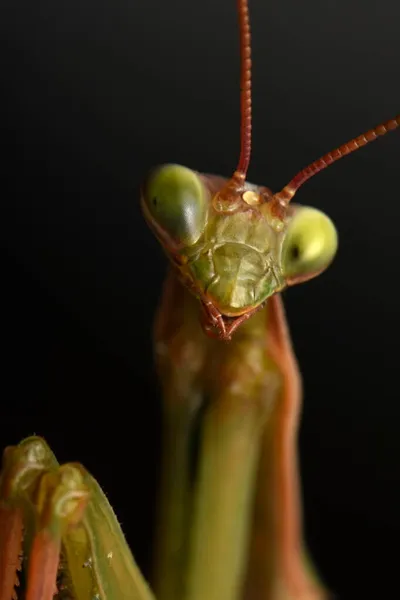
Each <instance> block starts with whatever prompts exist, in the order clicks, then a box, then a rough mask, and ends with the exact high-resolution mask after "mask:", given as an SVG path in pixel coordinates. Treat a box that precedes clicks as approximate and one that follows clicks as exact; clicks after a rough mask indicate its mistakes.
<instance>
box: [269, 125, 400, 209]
mask: <svg viewBox="0 0 400 600" xmlns="http://www.w3.org/2000/svg"><path fill="white" fill-rule="evenodd" d="M397 127H400V115H397V117H395V118H394V119H391V120H390V121H386V123H382V124H381V125H378V126H377V127H374V128H373V129H370V130H369V131H367V132H366V133H363V134H362V135H359V136H358V137H356V138H354V139H352V140H350V141H349V142H347V143H346V144H343V145H342V146H339V148H336V150H332V151H331V152H328V154H325V155H324V156H322V157H321V158H319V159H318V160H315V161H314V162H312V163H311V164H310V165H308V167H306V168H305V169H302V170H301V171H300V172H299V173H297V175H295V177H293V179H292V180H291V181H290V182H289V183H288V184H287V185H285V187H284V188H283V190H282V191H281V192H278V193H277V194H275V196H274V200H276V201H277V202H278V203H280V204H283V205H286V204H288V203H289V202H290V200H291V199H292V198H293V196H294V195H295V193H296V192H297V190H298V189H299V187H300V186H302V185H303V183H305V182H306V181H307V180H308V179H310V177H313V175H316V174H317V173H319V172H320V171H322V169H326V167H329V165H331V164H332V163H334V162H336V161H337V160H339V158H343V156H346V155H347V154H350V153H351V152H354V151H355V150H358V149H359V148H362V146H365V145H366V144H368V143H369V142H373V141H374V140H376V139H377V138H378V137H379V136H381V135H385V134H386V133H388V132H389V131H393V130H394V129H397Z"/></svg>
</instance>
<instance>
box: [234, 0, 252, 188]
mask: <svg viewBox="0 0 400 600" xmlns="http://www.w3.org/2000/svg"><path fill="white" fill-rule="evenodd" d="M238 15H239V35H240V157H239V162H238V166H237V168H236V171H235V174H234V177H235V178H238V179H242V180H245V179H246V175H247V169H248V168H249V162H250V154H251V34H250V22H249V7H248V2H247V0H238Z"/></svg>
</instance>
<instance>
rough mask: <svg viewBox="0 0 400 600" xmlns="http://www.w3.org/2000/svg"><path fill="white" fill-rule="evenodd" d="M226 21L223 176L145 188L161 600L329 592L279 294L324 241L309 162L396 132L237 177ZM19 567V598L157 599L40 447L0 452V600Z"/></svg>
mask: <svg viewBox="0 0 400 600" xmlns="http://www.w3.org/2000/svg"><path fill="white" fill-rule="evenodd" d="M238 13H239V23H240V48H241V95H240V98H241V149H240V157H239V161H238V165H237V167H236V169H235V171H234V173H233V175H232V177H231V178H230V179H228V180H226V179H223V178H221V177H216V176H209V175H203V174H200V173H198V172H195V171H193V170H190V169H187V168H185V167H181V166H178V165H165V166H162V167H159V168H158V169H156V170H154V171H153V172H152V173H151V174H150V175H149V177H148V178H147V180H146V181H145V183H144V185H143V187H142V193H141V203H142V207H143V211H144V215H145V217H146V220H147V221H148V223H149V225H150V227H151V229H152V230H153V231H154V233H155V234H156V236H157V238H158V239H159V241H160V242H161V244H162V246H163V248H164V250H165V252H166V253H167V255H168V257H169V259H170V261H171V263H172V266H171V270H170V273H169V275H168V277H167V280H166V283H165V287H164V292H163V296H162V301H161V305H160V308H159V310H158V314H157V318H156V323H155V330H154V337H155V355H156V362H157V366H158V370H159V373H160V379H161V382H162V388H163V395H164V402H163V410H164V423H165V425H164V427H165V431H164V448H165V450H164V453H163V463H164V464H163V480H162V482H161V493H160V510H159V515H158V535H157V540H156V548H155V568H154V580H153V587H154V590H155V594H156V597H157V599H158V600H179V599H182V600H205V599H207V600H214V599H215V600H239V599H242V598H243V599H245V600H252V599H255V600H258V599H260V600H261V599H263V600H286V599H291V600H303V599H304V600H305V599H307V600H308V599H310V600H311V599H314V598H315V599H322V598H325V597H326V596H327V592H326V590H325V587H324V585H323V583H322V582H321V581H319V579H318V577H317V576H316V574H315V573H314V571H313V569H312V568H311V566H310V564H309V561H308V558H307V552H306V549H305V547H304V543H303V534H302V523H301V501H300V486H299V473H298V466H297V451H296V439H297V427H298V421H299V415H300V403H301V381H300V375H299V371H298V368H297V363H296V359H295V356H294V354H293V350H292V347H291V342H290V337H289V333H288V329H287V324H286V320H285V316H284V311H283V306H282V301H281V299H280V295H279V292H281V291H282V290H283V289H284V288H285V287H287V286H290V285H295V284H297V283H301V282H304V281H306V280H308V279H310V278H312V277H315V276H317V275H318V274H320V273H321V272H322V271H324V270H325V269H326V268H327V267H328V265H329V264H330V262H331V261H332V260H333V258H334V255H335V253H336V249H337V233H336V230H335V227H334V225H333V224H332V222H331V221H330V219H329V218H328V217H327V216H325V215H324V214H322V213H321V212H320V211H318V210H316V209H313V208H305V207H300V206H295V205H294V204H292V203H291V200H292V198H293V196H294V195H295V193H296V191H297V190H298V189H299V187H300V186H301V185H302V184H303V183H304V182H305V181H307V179H309V178H310V177H312V176H313V175H315V174H316V173H318V172H319V171H320V170H321V169H324V168H325V167H327V166H329V165H330V164H332V163H333V162H335V161H336V160H338V159H339V158H342V157H343V156H345V155H347V154H349V153H351V152H353V151H354V150H356V149H358V148H360V147H361V146H364V145H365V144H367V143H368V142H370V141H373V140H375V139H376V138H377V137H378V136H380V135H384V134H386V133H387V132H388V131H390V130H393V129H395V128H397V127H398V126H399V125H400V116H397V117H395V118H394V119H392V120H390V121H388V122H386V123H384V124H382V125H380V126H378V127H376V128H374V129H371V130H370V131H368V132H367V133H365V134H363V135H361V136H359V137H357V138H355V139H353V140H351V141H350V142H348V143H346V144H344V145H343V146H340V147H339V148H338V149H336V150H334V151H332V152H329V153H328V154H326V155H325V156H323V157H322V158H321V159H319V160H317V161H315V162H314V163H312V164H311V165H309V166H308V167H306V168H305V169H303V170H302V171H300V172H299V173H298V174H297V175H296V176H295V177H294V178H293V179H292V180H291V181H290V183H289V184H287V185H286V186H285V187H284V188H283V189H282V190H281V191H280V192H278V193H275V194H274V193H272V192H271V191H270V190H269V189H268V188H267V187H264V186H256V185H252V184H249V183H248V182H247V181H246V174H247V170H248V166H249V162H250V152H251V55H250V54H251V53H250V26H249V15H248V6H247V2H246V1H245V0H238ZM199 317H200V318H199ZM23 531H24V539H23V543H22V533H23ZM21 552H22V553H23V554H22V555H21ZM21 567H22V568H24V570H25V571H26V573H27V577H26V593H25V596H26V598H27V599H28V600H50V599H51V598H52V597H53V595H54V594H55V593H57V594H58V595H59V596H60V597H62V598H74V599H76V600H89V599H90V600H93V598H98V599H99V600H106V599H107V600H111V599H115V600H120V599H122V598H126V599H127V600H152V599H153V598H154V596H153V593H152V591H151V590H150V587H149V586H148V585H147V583H146V582H145V581H144V579H143V577H142V575H141V574H140V571H139V569H138V568H137V566H136V564H135V562H134V559H133V557H132V555H131V553H130V550H129V548H128V546H127V544H126V541H125V539H124V536H123V534H122V531H121V528H120V526H119V524H118V521H117V519H116V517H115V515H114V512H113V510H112V508H111V506H110V505H109V503H108V501H107V499H106V497H105V495H104V494H103V492H102V491H101V489H100V488H99V486H98V484H97V483H96V482H95V480H94V479H93V478H92V477H91V475H90V474H89V473H88V472H87V471H86V470H85V469H84V468H83V467H82V466H81V465H78V464H73V463H71V464H67V465H63V466H61V467H60V466H59V465H58V463H57V460H56V458H55V457H54V455H53V453H52V452H51V450H50V448H49V447H48V446H47V444H46V443H45V442H44V440H42V439H41V438H36V437H35V438H28V439H26V440H24V441H23V442H21V443H20V444H19V445H18V446H15V447H10V448H8V449H6V451H5V452H4V456H3V469H2V473H1V478H0V600H10V598H12V597H13V596H14V595H15V589H14V588H15V583H16V570H18V569H20V568H21Z"/></svg>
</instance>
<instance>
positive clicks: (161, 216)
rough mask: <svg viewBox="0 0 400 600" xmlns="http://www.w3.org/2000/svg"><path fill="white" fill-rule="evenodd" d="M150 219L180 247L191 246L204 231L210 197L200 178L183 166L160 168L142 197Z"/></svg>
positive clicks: (148, 181) (151, 177)
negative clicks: (208, 198)
mask: <svg viewBox="0 0 400 600" xmlns="http://www.w3.org/2000/svg"><path fill="white" fill-rule="evenodd" d="M143 201H144V204H145V206H146V208H147V210H148V212H149V216H150V219H151V220H153V222H154V223H155V224H156V225H157V226H158V227H159V228H160V229H161V230H162V231H163V232H164V233H166V234H167V235H168V236H169V237H170V238H172V240H173V241H174V242H175V243H177V244H180V245H181V244H182V245H185V246H191V245H192V244H195V243H196V242H197V240H198V239H199V237H200V236H201V234H202V233H203V231H204V228H205V225H206V221H207V207H208V202H207V196H206V191H205V189H204V186H203V183H202V181H201V179H200V177H199V176H198V175H197V174H196V173H195V172H194V171H191V170H190V169H187V168H186V167H181V166H180V165H163V166H161V167H158V168H157V169H156V170H155V171H153V173H152V174H151V175H150V177H149V178H148V180H147V182H146V185H145V188H144V196H143Z"/></svg>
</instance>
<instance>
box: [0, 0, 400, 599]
mask: <svg viewBox="0 0 400 600" xmlns="http://www.w3.org/2000/svg"><path fill="white" fill-rule="evenodd" d="M235 11H236V8H235V2H234V0H201V1H200V0H190V1H189V0H185V1H183V0H180V1H169V2H166V1H163V0H145V2H134V1H132V0H113V1H112V2H111V1H108V2H99V1H97V2H94V1H93V0H70V1H69V2H61V1H60V0H46V1H40V2H39V1H38V0H37V1H36V2H31V1H28V0H3V1H2V6H1V9H0V32H1V48H0V56H1V59H0V61H1V88H2V89H1V100H2V107H1V108H2V110H1V120H2V122H1V127H2V133H1V140H2V146H3V151H4V154H5V156H4V158H5V160H4V158H3V161H2V165H3V167H5V173H4V176H3V177H2V184H1V185H2V192H3V194H2V197H3V200H2V202H1V211H2V213H3V215H2V218H1V243H2V247H3V248H2V250H3V252H2V257H3V259H4V264H3V265H2V270H1V279H2V284H3V285H2V300H3V308H2V321H1V322H2V326H1V331H2V333H1V340H2V345H3V359H2V369H1V371H2V391H1V412H0V445H1V446H4V445H6V444H10V443H16V442H17V441H18V440H19V439H21V438H22V437H24V436H26V435H29V434H32V433H33V432H35V433H38V434H41V435H44V436H45V437H46V438H47V440H48V442H49V443H50V444H51V446H52V447H53V449H54V450H55V452H56V454H57V455H58V457H59V459H60V460H61V461H66V460H79V461H81V462H83V463H84V464H85V465H86V466H87V468H88V469H89V470H90V471H91V472H92V473H93V474H94V475H95V476H96V477H97V478H98V479H99V481H100V482H101V484H102V485H103V487H104V489H105V490H106V492H107V494H108V496H109V498H110V500H111V502H112V504H113V505H114V507H115V509H116V512H117V514H118V515H119V517H120V520H121V521H122V525H123V527H124V529H125V531H126V533H127V536H128V540H129V543H130V544H131V546H132V548H133V550H134V552H135V554H136V556H137V558H138V561H139V563H140V564H141V565H142V566H143V567H144V569H145V571H146V573H148V572H149V554H150V543H151V519H152V511H153V499H154V490H155V483H156V473H157V468H158V454H157V453H158V450H159V441H158V439H159V427H160V425H159V405H158V399H157V393H158V392H157V385H156V381H155V377H154V371H153V367H152V356H151V339H150V336H151V321H152V316H153V314H154V311H155V307H156V304H157V301H158V298H159V294H160V287H161V282H162V277H163V274H164V271H165V260H164V257H163V255H162V253H161V250H160V249H159V247H158V245H157V243H156V241H155V240H154V239H153V237H152V235H151V233H150V232H149V231H148V229H147V227H146V225H145V224H144V221H143V219H142V216H141V214H140V208H139V202H138V186H139V183H140V180H141V178H142V177H143V175H144V174H145V173H146V171H147V170H148V169H149V168H150V167H151V166H152V165H155V164H158V163H162V162H179V163H182V164H186V165H188V166H190V167H193V168H196V169H198V170H201V171H206V172H213V173H217V174H221V175H225V176H228V175H230V173H231V172H232V169H233V168H234V166H235V164H236V160H237V156H238V137H239V98H238V73H239V71H238V34H237V17H236V12H235ZM251 19H252V25H253V35H254V41H253V59H254V120H253V126H254V144H253V149H254V150H253V159H252V163H251V169H250V172H249V179H250V180H251V181H254V182H256V183H263V184H265V185H268V186H269V187H271V188H272V189H274V190H277V189H279V188H281V187H282V186H283V185H284V184H285V183H286V182H287V181H288V180H289V179H290V178H291V177H292V176H293V175H294V174H295V173H296V172H297V171H298V170H299V169H300V168H301V167H303V166H305V165H306V164H307V163H309V162H310V161H311V160H313V159H315V158H317V157H318V156H320V155H321V154H323V153H325V152H326V151H328V150H330V149H331V148H334V147H335V146H337V145H339V144H341V143H343V142H345V141H346V140H348V139H349V138H350V137H352V136H355V135H358V134H359V133H361V132H363V131H365V130H366V129H369V128H370V127H372V126H374V125H376V124H377V123H378V122H379V121H383V120H386V119H389V118H390V117H392V116H394V115H396V114H397V113H398V112H399V107H400V83H399V82H400V80H399V67H400V40H399V34H398V23H399V19H400V4H399V3H398V2H396V1H395V0H381V1H380V2H379V3H375V2H366V1H365V0H352V2H349V1H348V0H337V1H335V2H329V3H327V2H322V3H321V2H318V1H317V0H306V1H304V2H299V1H298V0H279V1H278V0H275V1H271V0H268V1H267V0H265V1H264V0H263V1H261V0H258V1H253V2H252V3H251ZM399 154H400V133H399V132H396V133H392V134H389V136H387V137H386V138H384V139H383V140H380V141H378V142H376V143H374V144H372V145H371V146H369V147H368V148H365V149H363V150H361V151H360V152H358V153H356V154H355V155H353V156H352V157H351V158H346V159H345V160H344V161H341V162H340V163H338V164H337V165H335V166H333V167H331V168H330V169H328V170H327V171H325V172H324V173H322V174H320V175H319V176H317V177H315V178H314V179H313V180H312V181H310V182H309V183H308V184H307V185H305V186H304V188H302V190H301V191H300V192H299V194H298V196H297V199H298V201H299V202H302V203H306V204H311V205H314V206H318V207H320V208H321V209H323V210H324V211H326V212H327V213H328V214H329V215H330V216H331V217H332V218H333V219H334V221H335V222H336V224H337V227H338V230H339V235H340V250H339V253H338V256H337V259H336V260H335V262H334V264H333V265H332V267H331V268H330V269H329V271H328V272H327V273H326V274H324V275H323V276H322V277H320V278H319V279H318V280H315V281H313V282H310V283H308V284H305V285H304V286H299V287H298V288H295V289H292V290H290V291H289V292H288V293H287V294H285V298H286V306H287V310H288V317H289V321H290V324H291V329H292V333H293V338H294V344H295V348H296V351H297V354H298V357H299V361H300V364H301V367H302V372H303V375H304V382H305V393H306V397H305V408H304V413H303V421H302V429H301V440H300V441H301V461H302V473H303V482H304V496H305V514H306V525H307V527H306V529H307V537H308V540H309V545H310V547H311V551H312V553H313V555H314V557H315V560H316V562H317V564H318V565H319V566H320V570H321V572H322V574H323V576H324V577H325V579H326V581H327V582H328V584H329V585H330V586H331V588H332V589H333V590H334V591H336V592H337V595H338V597H339V598H367V597H371V598H383V597H386V596H387V595H389V596H391V593H393V592H395V591H396V590H397V588H398V585H397V584H398V556H399V552H398V536H399V534H400V518H399V507H400V485H399V484H400V475H399V458H400V437H399V435H398V429H399V416H400V408H399V399H400V395H399V390H398V380H399V378H398V373H399V368H400V367H399V361H398V357H399V352H398V340H399V336H400V319H399V316H398V294H397V270H398V265H399V260H400V247H399V243H398V227H399V216H400V203H399V200H400V198H399V191H398V174H399ZM221 559H223V558H221Z"/></svg>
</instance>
